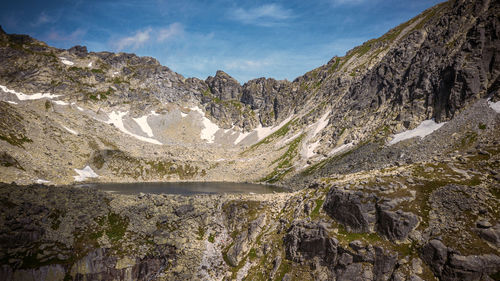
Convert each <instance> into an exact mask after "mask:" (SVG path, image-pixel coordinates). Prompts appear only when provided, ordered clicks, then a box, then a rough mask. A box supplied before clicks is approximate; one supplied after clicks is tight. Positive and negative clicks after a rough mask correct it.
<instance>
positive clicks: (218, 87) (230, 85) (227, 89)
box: [205, 70, 242, 100]
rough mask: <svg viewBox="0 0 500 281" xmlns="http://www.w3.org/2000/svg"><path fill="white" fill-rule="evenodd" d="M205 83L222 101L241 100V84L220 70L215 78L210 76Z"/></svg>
mask: <svg viewBox="0 0 500 281" xmlns="http://www.w3.org/2000/svg"><path fill="white" fill-rule="evenodd" d="M205 82H206V83H207V85H208V87H210V91H211V92H212V94H214V95H215V96H216V97H218V98H219V99H221V100H239V99H240V97H241V91H242V90H241V85H240V83H239V82H238V81H236V79H234V78H233V77H231V76H229V75H228V74H227V73H225V72H224V71H222V70H218V71H217V73H216V74H215V77H212V76H209V77H208V78H207V80H205Z"/></svg>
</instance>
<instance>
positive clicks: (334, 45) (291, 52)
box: [0, 0, 441, 83]
mask: <svg viewBox="0 0 500 281" xmlns="http://www.w3.org/2000/svg"><path fill="white" fill-rule="evenodd" d="M439 2H441V1H438V0H317V1H303V0H288V1H284V0H283V1H282V0H278V1H259V0H254V1H250V0H245V1H234V0H184V1H170V0H142V1H141V0H124V1H110V0H89V1H69V0H60V1H50V0H47V1H23V0H18V1H8V2H7V3H3V5H2V6H3V7H2V10H1V11H0V25H2V27H3V29H4V30H5V31H6V32H7V33H21V34H29V35H31V36H33V37H35V38H37V39H39V40H42V41H45V42H47V43H48V44H49V45H51V46H55V47H59V48H69V47H71V46H74V45H85V46H87V48H88V49H89V51H114V52H118V51H122V52H131V53H136V54H138V55H141V56H151V57H155V58H156V59H158V60H159V61H160V63H161V64H163V65H166V66H168V67H169V68H170V69H172V70H173V71H176V72H178V73H180V74H182V75H184V76H185V77H198V78H201V79H205V78H206V77H207V76H209V75H212V76H213V75H215V72H216V70H218V69H222V70H224V71H225V72H227V73H229V74H230V75H231V76H233V77H235V78H236V79H237V80H238V81H240V82H241V83H244V82H246V81H247V80H249V79H253V78H258V77H272V78H276V79H288V80H293V79H294V78H296V77H297V76H300V75H302V74H304V73H305V72H307V71H309V70H311V69H313V68H316V67H318V66H320V65H322V64H325V63H327V62H328V61H329V60H330V59H331V58H332V57H333V56H335V55H339V56H342V55H344V54H345V52H346V51H348V50H350V49H351V48H353V47H355V46H357V45H360V44H361V43H363V42H364V41H366V40H369V39H371V38H376V37H379V36H380V35H382V34H384V33H385V32H387V31H388V30H389V29H391V28H392V27H395V26H397V25H398V24H400V23H402V22H404V21H406V20H409V19H411V18H412V17H414V16H416V15H417V14H419V13H420V12H422V11H423V10H425V9H427V8H429V7H431V6H433V5H435V4H437V3H439Z"/></svg>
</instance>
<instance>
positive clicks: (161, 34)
mask: <svg viewBox="0 0 500 281" xmlns="http://www.w3.org/2000/svg"><path fill="white" fill-rule="evenodd" d="M183 32H184V27H183V26H182V25H181V24H180V23H177V22H176V23H173V24H171V25H170V26H169V27H166V28H162V29H160V30H158V41H160V42H163V41H165V40H166V39H169V38H171V37H173V36H177V35H180V34H182V33H183Z"/></svg>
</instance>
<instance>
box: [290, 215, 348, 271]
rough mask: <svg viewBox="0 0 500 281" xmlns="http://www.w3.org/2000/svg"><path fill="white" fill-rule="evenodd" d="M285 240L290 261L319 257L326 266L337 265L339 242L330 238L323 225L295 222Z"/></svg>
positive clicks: (302, 260)
mask: <svg viewBox="0 0 500 281" xmlns="http://www.w3.org/2000/svg"><path fill="white" fill-rule="evenodd" d="M283 240H284V244H285V253H286V258H287V259H289V260H292V261H295V262H304V261H307V260H311V259H313V258H315V257H318V258H319V259H320V260H322V261H323V262H324V263H326V264H330V265H334V264H335V263H336V260H337V246H338V241H337V239H335V238H330V237H329V236H328V233H327V232H326V229H325V228H324V226H322V225H321V224H317V223H311V222H305V221H298V222H295V223H294V224H292V226H291V227H290V228H289V229H288V233H287V234H286V235H285V237H284V239H283ZM351 259H352V258H351Z"/></svg>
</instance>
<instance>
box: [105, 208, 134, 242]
mask: <svg viewBox="0 0 500 281" xmlns="http://www.w3.org/2000/svg"><path fill="white" fill-rule="evenodd" d="M128 223H129V221H128V218H126V217H121V216H120V215H118V214H115V213H110V214H109V215H108V229H106V235H107V236H108V238H109V240H111V241H112V242H116V241H118V240H120V239H122V238H123V236H124V235H125V231H126V230H127V227H128Z"/></svg>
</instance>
